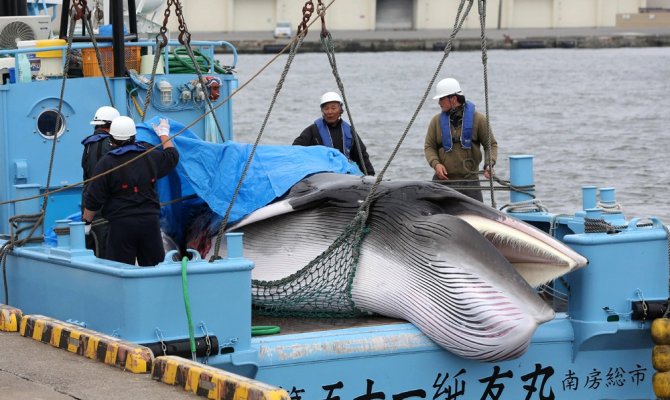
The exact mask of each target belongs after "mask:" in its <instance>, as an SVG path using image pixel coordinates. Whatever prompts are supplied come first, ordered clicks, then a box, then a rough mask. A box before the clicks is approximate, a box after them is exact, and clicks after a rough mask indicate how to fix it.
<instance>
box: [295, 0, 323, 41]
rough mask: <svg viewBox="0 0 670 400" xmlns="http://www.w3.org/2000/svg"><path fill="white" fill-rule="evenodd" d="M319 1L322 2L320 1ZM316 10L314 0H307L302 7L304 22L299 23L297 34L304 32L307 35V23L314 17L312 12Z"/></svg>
mask: <svg viewBox="0 0 670 400" xmlns="http://www.w3.org/2000/svg"><path fill="white" fill-rule="evenodd" d="M319 3H321V2H320V1H319ZM313 12H314V3H313V2H312V0H307V1H306V2H305V5H304V6H303V7H302V22H301V23H300V24H299V25H298V33H297V35H298V36H300V34H302V35H303V36H307V27H308V25H307V23H308V22H309V20H310V19H311V18H312V13H313Z"/></svg>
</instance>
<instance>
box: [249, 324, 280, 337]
mask: <svg viewBox="0 0 670 400" xmlns="http://www.w3.org/2000/svg"><path fill="white" fill-rule="evenodd" d="M279 332H280V329H279V327H278V326H274V325H268V326H252V327H251V336H262V335H275V334H277V333H279Z"/></svg>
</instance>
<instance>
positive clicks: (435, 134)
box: [424, 78, 498, 201]
mask: <svg viewBox="0 0 670 400" xmlns="http://www.w3.org/2000/svg"><path fill="white" fill-rule="evenodd" d="M433 99H435V100H438V104H439V105H440V109H441V112H440V113H439V114H437V115H435V116H434V117H433V119H431V120H430V124H429V125H428V132H427V133H426V141H425V143H424V153H425V156H426V161H428V164H429V165H430V167H431V168H433V169H434V170H435V175H433V180H439V181H443V182H444V183H445V184H448V185H452V186H467V187H473V189H467V188H465V189H461V188H458V189H456V190H458V191H459V192H461V193H463V194H464V195H466V196H469V197H472V198H473V199H476V200H479V201H482V200H483V199H482V192H481V189H480V186H479V164H480V163H481V162H482V151H481V147H484V152H485V155H486V157H485V164H484V176H485V177H486V178H487V179H489V178H490V176H491V173H492V171H493V170H492V167H493V166H494V165H495V163H496V157H497V156H498V143H497V142H496V139H495V137H494V136H493V132H489V129H488V123H487V121H486V116H484V114H482V113H480V112H477V111H475V105H474V104H473V103H472V102H470V101H466V100H465V96H464V95H463V91H462V90H461V85H460V84H459V83H458V81H457V80H456V79H453V78H446V79H442V80H441V81H439V82H438V83H437V86H436V88H435V97H433ZM489 144H490V146H489Z"/></svg>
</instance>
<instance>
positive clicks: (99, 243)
mask: <svg viewBox="0 0 670 400" xmlns="http://www.w3.org/2000/svg"><path fill="white" fill-rule="evenodd" d="M120 116H121V114H119V111H118V110H117V109H116V108H114V107H110V106H102V107H100V108H98V110H97V111H96V112H95V115H94V116H93V120H92V121H91V125H93V127H94V128H93V133H92V134H91V135H89V136H87V137H86V138H85V139H84V140H82V142H81V144H82V145H83V146H84V152H83V153H82V155H81V169H82V171H83V173H84V174H83V178H84V180H87V179H89V178H91V177H92V176H93V170H94V169H95V165H96V164H97V163H98V161H100V159H101V158H102V156H104V155H105V154H107V152H108V151H110V150H111V149H112V143H111V139H112V137H111V136H110V134H109V127H110V126H111V125H112V121H113V120H115V119H116V118H118V117H120ZM87 189H88V183H85V184H84V188H83V189H82V196H81V197H82V206H81V208H82V211H83V209H84V207H85V204H84V201H83V199H84V197H85V195H86V190H87ZM99 219H102V217H101V216H96V217H95V220H99ZM106 242H107V224H96V226H95V227H93V229H92V232H91V234H90V235H87V236H86V248H87V249H91V250H93V251H94V252H95V255H96V256H97V257H99V258H105V245H106Z"/></svg>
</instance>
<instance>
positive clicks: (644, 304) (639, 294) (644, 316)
mask: <svg viewBox="0 0 670 400" xmlns="http://www.w3.org/2000/svg"><path fill="white" fill-rule="evenodd" d="M635 293H636V294H637V297H639V298H640V301H641V302H642V321H641V322H642V324H644V322H645V321H646V320H647V316H648V315H647V313H648V311H649V306H648V305H647V302H646V301H644V295H643V294H642V290H640V289H637V290H636V291H635Z"/></svg>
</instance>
